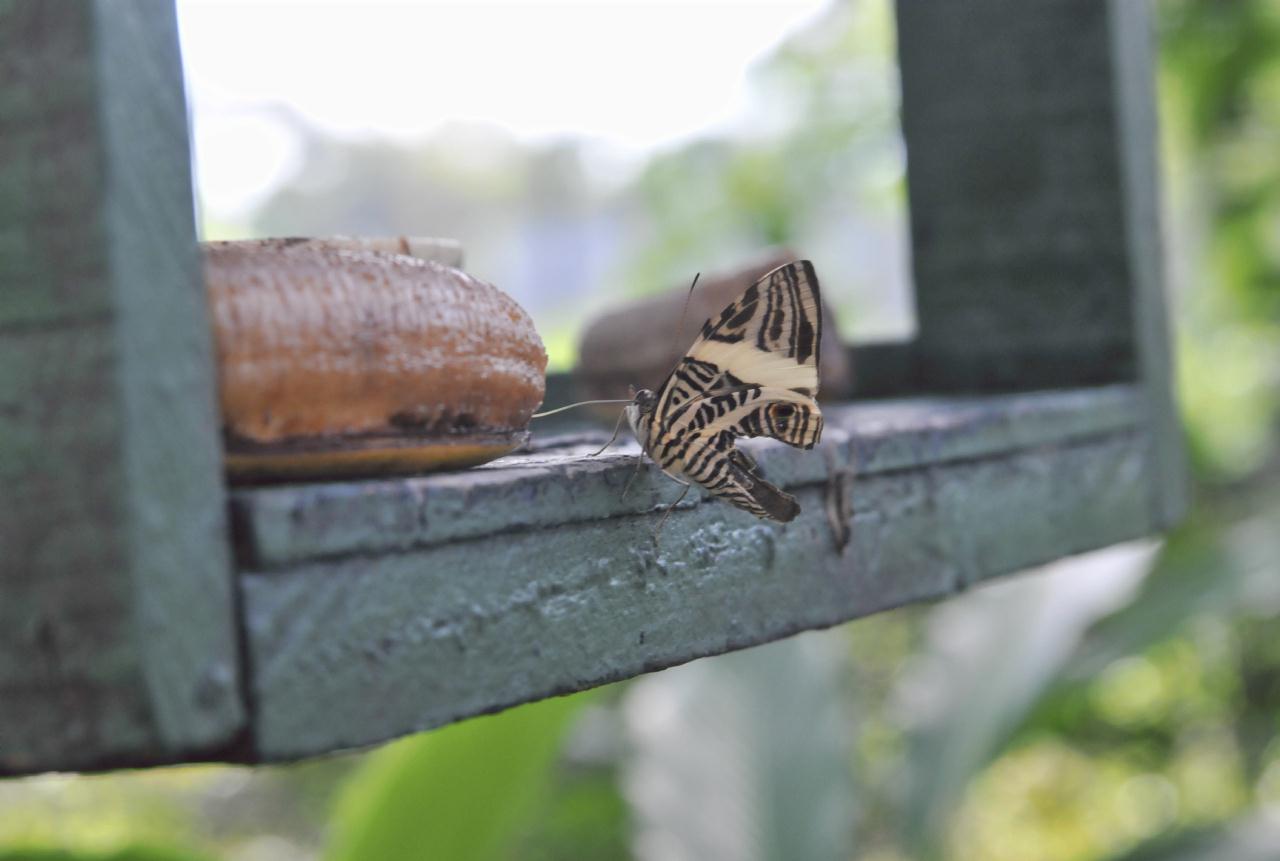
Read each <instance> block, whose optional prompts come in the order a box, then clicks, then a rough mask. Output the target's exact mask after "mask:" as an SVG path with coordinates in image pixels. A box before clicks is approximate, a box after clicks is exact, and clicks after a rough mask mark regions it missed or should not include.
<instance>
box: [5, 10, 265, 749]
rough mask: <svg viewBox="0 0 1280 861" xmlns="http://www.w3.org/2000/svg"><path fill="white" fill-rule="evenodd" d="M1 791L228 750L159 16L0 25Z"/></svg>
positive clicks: (194, 318)
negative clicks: (59, 773)
mask: <svg viewBox="0 0 1280 861" xmlns="http://www.w3.org/2000/svg"><path fill="white" fill-rule="evenodd" d="M0 80H3V82H4V87H3V90H2V91H0V279H3V281H4V284H5V289H4V290H3V291H0V293H2V294H3V296H2V298H0V480H2V481H3V483H4V486H5V488H6V492H5V493H4V494H3V495H0V594H3V601H0V773H16V772H29V771H37V770H46V769H55V768H56V769H82V768H101V767H109V766H112V765H116V764H128V765H140V764H145V763H150V762H167V761H178V760H186V759H191V758H198V757H205V756H213V755H219V754H220V753H223V752H226V751H227V749H228V746H229V745H231V744H233V743H234V742H235V741H236V739H237V738H238V736H239V734H240V733H241V732H242V731H243V728H244V723H245V715H244V710H243V708H242V705H241V696H240V692H239V679H238V666H239V662H238V656H237V648H236V640H235V627H234V612H233V595H232V577H231V564H230V558H229V553H228V540H227V531H226V522H225V520H226V518H225V491H224V487H223V483H222V477H221V464H220V451H219V441H218V438H217V426H218V422H217V419H216V413H215V408H214V399H213V391H214V378H213V366H212V349H211V342H210V337H209V329H208V322H207V319H206V307H205V300H204V292H203V284H202V280H201V276H200V269H199V261H198V256H197V249H196V242H195V233H194V219H193V205H192V196H191V185H190V162H189V153H188V146H187V136H186V111H185V102H184V97H183V92H182V77H181V65H180V60H179V56H178V42H177V29H176V21H175V15H174V9H173V7H172V5H171V4H163V3H152V2H143V0H131V2H119V3H112V4H105V3H102V4H88V3H56V4H55V3H39V2H34V0H30V2H16V3H6V4H3V5H0Z"/></svg>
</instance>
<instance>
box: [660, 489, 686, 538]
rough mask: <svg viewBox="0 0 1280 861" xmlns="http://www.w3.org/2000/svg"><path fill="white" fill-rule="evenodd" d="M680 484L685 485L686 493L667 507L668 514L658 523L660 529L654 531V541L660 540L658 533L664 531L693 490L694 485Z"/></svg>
mask: <svg viewBox="0 0 1280 861" xmlns="http://www.w3.org/2000/svg"><path fill="white" fill-rule="evenodd" d="M677 480H678V479H677ZM680 483H681V484H683V485H684V493H682V494H680V496H679V498H678V499H676V501H675V502H673V503H671V504H670V505H668V506H667V511H666V513H665V514H663V515H662V519H661V520H659V521H658V528H657V529H655V530H653V540H654V541H657V540H658V533H659V532H661V531H662V524H664V523H666V522H667V518H668V517H670V516H671V512H673V511H675V510H676V508H677V507H678V506H679V505H680V503H681V502H683V501H684V498H685V497H686V496H688V495H689V491H690V490H691V489H692V488H693V485H692V484H686V483H685V482H683V481H681V482H680Z"/></svg>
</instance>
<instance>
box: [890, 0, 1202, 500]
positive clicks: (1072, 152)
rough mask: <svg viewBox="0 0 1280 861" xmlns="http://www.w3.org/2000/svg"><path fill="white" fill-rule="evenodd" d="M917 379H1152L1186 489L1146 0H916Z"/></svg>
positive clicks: (1051, 384) (1158, 421) (906, 81)
mask: <svg viewBox="0 0 1280 861" xmlns="http://www.w3.org/2000/svg"><path fill="white" fill-rule="evenodd" d="M897 9H898V13H897V17H898V41H899V54H900V59H901V67H902V117H903V133H904V135H905V138H906V145H907V157H908V185H909V197H910V206H911V229H912V246H913V262H914V269H915V289H916V308H917V318H918V323H919V339H918V341H917V343H916V344H915V345H914V348H913V357H912V364H913V368H912V377H913V385H914V388H916V389H923V390H928V391H936V392H955V391H984V392H989V391H1000V390H1027V389H1039V388H1046V389H1047V388H1062V387H1069V386H1084V385H1099V384H1106V383H1114V382H1140V383H1142V384H1143V386H1144V388H1145V389H1146V391H1147V394H1148V401H1149V404H1150V409H1151V416H1150V417H1151V424H1150V429H1151V432H1152V435H1153V440H1154V448H1153V451H1154V456H1155V458H1156V460H1157V462H1158V467H1159V469H1158V470H1156V474H1157V476H1158V478H1157V481H1156V483H1155V485H1154V486H1153V505H1155V506H1156V508H1158V509H1159V510H1160V512H1161V514H1160V516H1159V518H1158V522H1160V523H1163V524H1169V523H1172V522H1173V521H1174V520H1176V519H1177V518H1178V516H1179V515H1180V512H1181V511H1182V509H1183V507H1184V502H1183V492H1182V490H1181V488H1182V485H1183V483H1184V469H1185V468H1184V465H1183V457H1182V451H1181V444H1180V442H1179V434H1180V431H1179V428H1178V423H1177V417H1176V410H1175V408H1174V404H1173V399H1172V393H1171V390H1170V386H1171V382H1170V381H1171V379H1172V377H1171V374H1170V362H1171V359H1170V356H1169V350H1168V345H1167V334H1166V328H1167V320H1166V315H1165V309H1164V296H1163V290H1162V277H1161V274H1162V267H1161V255H1160V243H1159V236H1158V226H1157V223H1158V205H1157V201H1158V192H1157V180H1156V174H1157V171H1156V167H1155V165H1156V161H1155V159H1156V154H1155V146H1154V137H1155V128H1156V122H1155V111H1154V97H1153V94H1152V86H1151V77H1152V74H1153V69H1152V65H1151V64H1152V56H1151V50H1150V41H1151V40H1150V35H1149V32H1148V31H1149V29H1150V19H1149V10H1148V7H1147V4H1146V3H1144V2H1141V0H1039V2H1035V3H1027V2H1023V0H970V2H965V3H947V2H928V0H907V2H900V3H898V7H897Z"/></svg>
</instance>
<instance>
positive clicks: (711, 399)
mask: <svg viewBox="0 0 1280 861" xmlns="http://www.w3.org/2000/svg"><path fill="white" fill-rule="evenodd" d="M821 309H822V304H821V299H820V295H819V291H818V277H817V275H816V274H815V273H814V270H813V264H812V263H810V262H809V261H807V260H799V261H795V262H793V263H788V264H786V265H785V266H781V267H779V268H777V269H775V270H773V271H772V272H770V273H769V274H767V275H765V276H764V277H763V278H761V279H760V280H759V281H757V282H756V283H755V284H753V285H751V286H750V287H748V288H747V290H746V291H745V292H744V293H743V294H742V296H741V297H740V298H739V299H738V301H736V302H734V303H733V304H732V305H730V306H729V307H728V308H725V309H724V311H723V312H721V314H720V316H719V317H717V318H713V319H711V320H708V321H707V322H706V323H705V324H703V327H702V332H701V334H700V335H699V337H698V339H697V340H696V341H695V342H694V344H693V346H692V347H690V348H689V352H688V353H687V354H686V355H685V356H684V358H682V359H681V360H680V363H679V364H678V365H677V366H676V368H675V370H674V371H672V373H671V375H670V376H669V377H668V378H667V380H666V382H665V383H663V385H662V387H661V388H660V389H659V390H658V392H657V394H656V396H655V407H654V410H653V412H652V413H651V414H650V416H649V417H648V419H649V424H648V426H647V427H646V429H645V430H646V433H645V438H646V440H645V441H646V448H648V450H649V453H650V455H651V456H652V457H653V458H654V460H656V461H658V463H659V465H661V466H662V468H663V469H664V470H666V471H667V472H670V473H672V474H674V475H677V476H682V477H684V478H687V479H690V480H692V481H694V482H696V483H697V484H699V485H701V486H702V487H704V488H706V489H707V490H708V491H709V492H710V493H711V494H712V495H713V496H716V497H719V498H721V499H724V500H725V501H727V502H729V503H731V504H733V505H735V506H737V507H739V508H742V509H744V510H745V511H749V512H750V513H752V514H754V515H755V516H757V517H767V518H770V519H773V520H779V521H783V522H786V521H789V520H791V519H792V518H794V517H795V516H796V514H798V513H799V511H800V506H799V505H798V504H797V503H796V501H795V499H794V498H793V497H791V496H790V495H788V494H786V493H783V492H782V491H781V490H779V489H778V488H777V487H775V486H774V485H772V484H770V483H769V482H767V481H765V480H764V478H763V477H761V475H760V473H759V470H758V469H757V468H756V466H755V464H754V463H752V462H751V460H750V458H748V457H747V456H746V455H745V454H744V453H742V452H739V451H738V450H737V449H736V448H734V445H735V442H736V440H737V439H738V438H739V437H744V436H746V437H756V436H767V437H772V438H774V439H778V440H781V441H782V442H785V443H787V444H788V445H793V446H796V447H798V448H812V447H813V446H814V444H816V443H817V442H818V440H819V438H820V437H821V435H822V413H821V411H820V410H819V408H818V404H817V402H816V401H814V396H815V395H816V394H817V392H818V350H819V347H820V345H821V342H822V310H821Z"/></svg>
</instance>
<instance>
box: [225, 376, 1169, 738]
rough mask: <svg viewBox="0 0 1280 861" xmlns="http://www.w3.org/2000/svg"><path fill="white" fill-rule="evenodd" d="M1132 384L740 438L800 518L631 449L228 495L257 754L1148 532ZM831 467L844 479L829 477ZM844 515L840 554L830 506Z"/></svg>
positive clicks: (396, 730) (363, 733)
mask: <svg viewBox="0 0 1280 861" xmlns="http://www.w3.org/2000/svg"><path fill="white" fill-rule="evenodd" d="M1142 416H1143V406H1142V402H1141V394H1140V393H1139V392H1137V391H1136V390H1134V389H1133V388H1131V387H1116V388H1111V389H1104V390H1087V391H1079V392H1064V393H1045V394H1035V395H1021V396H1006V397H995V398H976V399H956V400H951V401H947V400H941V399H917V400H912V401H905V402H897V403H893V402H890V403H884V404H877V405H866V406H855V407H841V408H833V409H831V410H829V411H828V424H827V434H826V436H825V438H824V441H823V444H822V447H821V448H820V449H818V450H815V451H814V452H798V451H795V450H792V449H788V448H786V447H784V446H781V445H776V444H764V445H757V446H754V447H753V451H754V453H755V454H756V455H757V456H758V460H759V461H760V464H761V466H762V467H763V469H764V471H765V473H766V475H768V476H769V478H770V480H771V481H776V482H778V483H779V484H781V485H782V486H784V487H786V488H788V489H789V490H790V491H792V492H793V493H796V494H797V496H798V498H799V499H800V502H801V504H802V506H803V507H804V511H803V513H802V514H801V515H800V517H799V518H798V519H797V520H796V521H795V522H793V523H791V524H788V525H787V526H785V527H776V526H771V525H768V524H765V523H764V522H762V521H758V520H756V519H755V518H752V517H751V516H750V515H748V514H745V513H742V512H739V511H736V510H735V509H733V508H731V507H729V506H726V505H723V504H719V503H716V502H714V501H711V500H706V501H703V500H698V499H690V500H688V501H686V503H685V504H684V505H683V506H682V508H681V509H680V510H679V511H677V512H676V513H675V514H673V515H672V517H671V518H670V520H669V521H668V522H667V524H666V526H665V527H664V528H663V532H662V535H661V540H660V542H658V543H655V542H654V540H653V536H652V530H653V528H654V526H655V525H656V522H657V516H658V515H657V514H655V513H653V508H654V506H655V505H657V504H660V503H670V502H672V501H674V499H675V498H676V497H677V496H678V491H679V490H680V488H679V487H678V486H676V485H675V484H673V483H671V482H669V481H666V480H665V479H663V478H661V476H659V475H657V474H656V470H653V469H652V468H650V469H648V470H646V471H644V472H642V474H641V477H640V478H639V479H638V480H637V483H636V484H637V486H636V487H635V488H633V490H632V491H631V494H630V495H629V496H628V497H627V498H626V499H620V498H619V497H620V493H621V489H622V486H623V485H624V483H625V482H626V480H627V477H628V475H629V474H630V472H631V470H632V468H633V466H634V457H635V455H634V452H630V451H628V452H625V453H623V454H620V455H616V456H613V457H604V458H601V459H598V460H584V459H583V458H582V456H581V455H582V452H581V449H582V448H585V445H583V446H577V447H575V446H569V447H567V448H550V449H548V450H545V451H542V452H535V453H532V454H529V455H525V456H522V457H519V458H510V459H506V460H505V461H499V462H495V464H493V465H491V466H490V467H486V468H484V469H477V470H472V471H469V472H467V473H459V474H457V475H454V476H435V477H424V478H422V479H411V480H400V481H392V482H376V483H375V482H370V483H365V484H362V485H359V486H349V485H329V486H319V487H306V488H303V487H296V488H276V489H271V490H262V491H245V492H240V493H237V494H236V496H235V502H234V504H235V507H236V510H237V519H236V523H237V536H238V539H239V546H240V548H241V553H242V567H243V568H244V571H243V573H242V575H241V587H242V597H243V606H244V608H245V609H244V612H245V622H246V632H247V638H248V644H249V649H250V663H251V666H252V667H253V674H252V678H253V697H254V701H255V703H256V707H257V710H256V714H257V721H256V724H255V755H256V756H258V757H260V758H262V759H264V760H275V759H289V758H293V757H298V756H305V755H309V754H313V753H320V752H324V751H328V750H333V749H335V748H342V747H349V746H355V745H363V744H369V743H373V742H376V741H380V740H382V739H386V738H390V737H392V736H395V735H398V734H401V733H405V732H410V731H413V730H417V729H424V728H428V727H432V726H438V725H440V724H443V723H447V722H449V721H453V720H457V719H460V718H463V717H466V716H469V715H474V714H480V713H483V712H487V711H492V710H495V709H499V708H504V707H507V706H510V705H514V704H516V703H519V702H524V701H527V700H530V699H537V698H540V697H545V696H550V695H553V694H557V693H565V692H568V691H572V690H579V689H582V688H587V687H591V686H593V685H598V684H603V683H605V682H609V681H613V680H616V679H620V678H627V677H629V676H633V675H636V674H638V673H642V672H647V671H650V670H654V669H658V668H661V667H665V666H670V665H672V664H677V663H682V662H684V661H688V660H691V659H693V658H697V657H701V656H704V655H710V654H717V653H720V652H724V651H728V650H730V649H737V648H744V647H746V646H750V645H754V644H757V643H762V642H767V641H769V640H772V639H776V638H778V637H782V636H787V635H789V634H792V633H795V632H797V631H801V630H805V629H807V628H813V627H822V626H827V625H833V624H837V623H839V622H842V621H844V620H847V619H851V618H855V617H857V616H861V615H866V614H868V613H872V612H875V611H877V610H882V609H885V608H888V607H893V606H897V605H899V604H902V603H905V602H909V601H919V600H927V599H933V598H938V597H942V596H945V595H947V594H949V593H951V592H954V591H955V590H957V589H961V588H965V587H966V586H967V585H969V584H971V583H974V582H977V581H980V580H982V579H985V578H988V577H992V576H996V575H999V574H1005V573H1009V572H1012V571H1016V570H1019V569H1022V568H1026V567H1028V566H1031V565H1035V564H1038V563H1041V562H1047V561H1050V560H1052V559H1056V558H1058V557H1061V556H1063V555H1067V554H1071V553H1077V552H1082V551H1085V550H1089V549H1093V548H1096V547H1101V546H1105V545H1108V544H1111V543H1114V542H1117V541H1121V540H1124V539H1128V538H1133V537H1136V536H1139V535H1143V534H1146V533H1148V532H1149V531H1151V529H1152V528H1153V524H1152V521H1151V517H1150V510H1149V508H1148V505H1147V496H1146V482H1147V481H1148V479H1149V470H1150V439H1149V438H1148V437H1147V436H1146V435H1145V434H1144V433H1143V431H1142V430H1141V420H1142ZM850 469H852V471H853V473H856V478H854V479H853V480H852V483H850V481H849V478H848V476H849V475H850V474H851V473H850V472H849V470H850ZM840 496H843V502H844V503H845V507H846V509H847V510H849V511H851V517H850V518H849V520H848V522H847V523H846V524H844V526H846V527H847V532H848V534H849V535H850V539H849V541H848V543H847V544H845V545H844V546H841V542H840V541H839V540H838V535H837V529H836V528H835V524H833V523H832V522H831V520H830V519H829V514H828V508H829V507H830V505H829V504H830V503H831V501H832V500H833V499H836V498H839V497H840Z"/></svg>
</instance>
